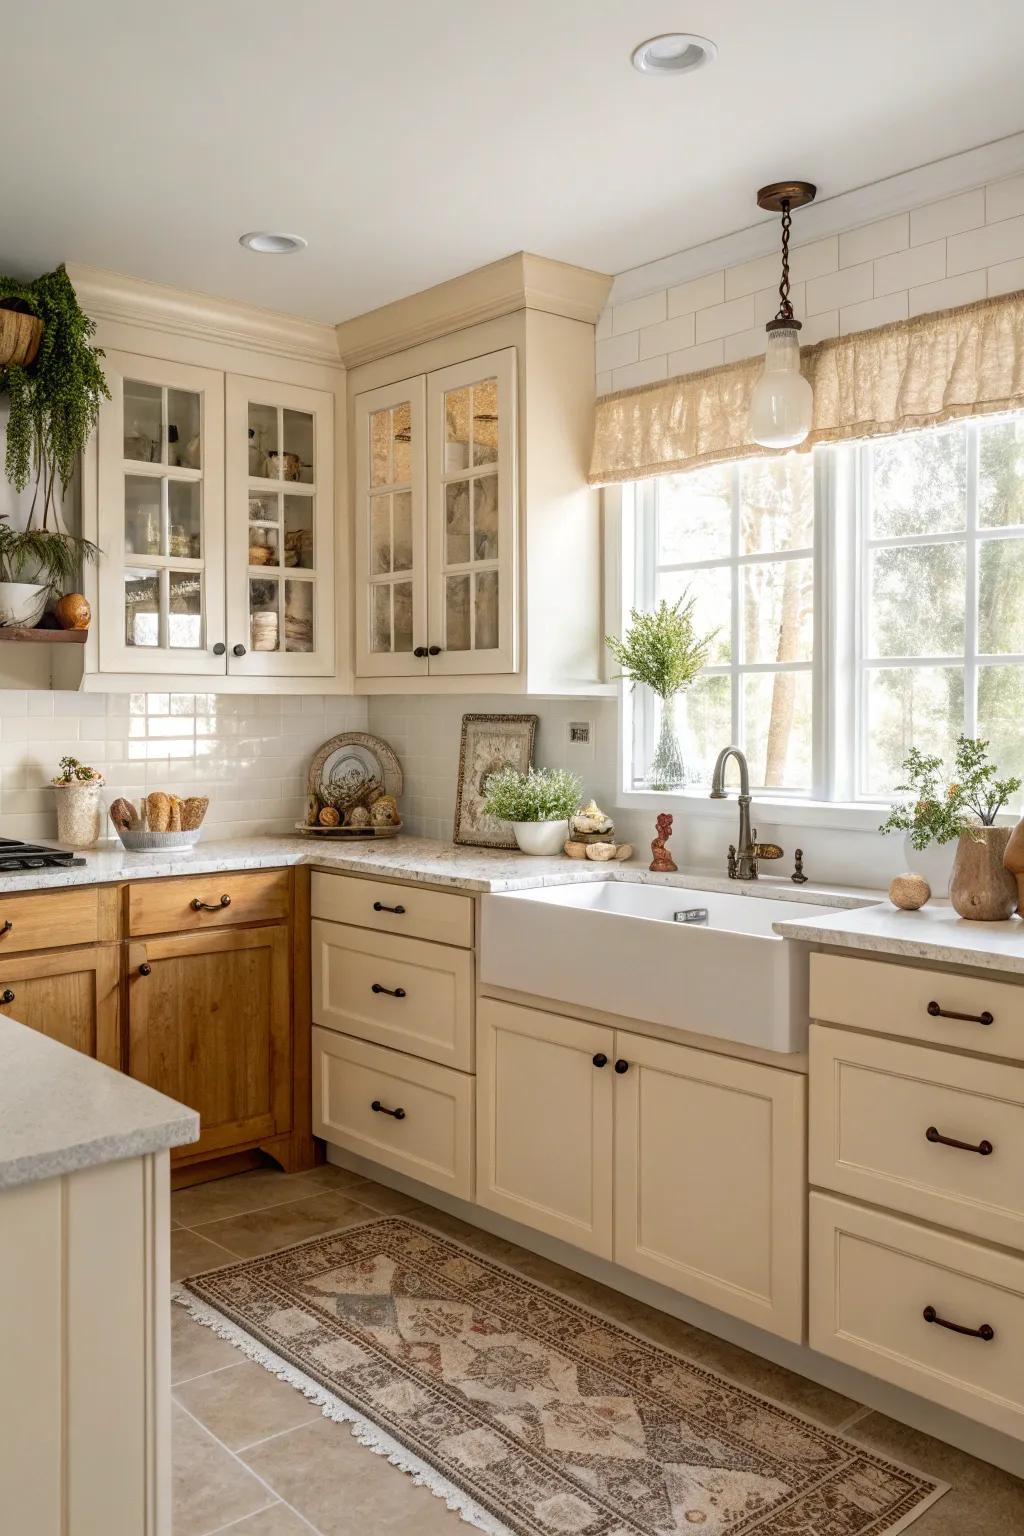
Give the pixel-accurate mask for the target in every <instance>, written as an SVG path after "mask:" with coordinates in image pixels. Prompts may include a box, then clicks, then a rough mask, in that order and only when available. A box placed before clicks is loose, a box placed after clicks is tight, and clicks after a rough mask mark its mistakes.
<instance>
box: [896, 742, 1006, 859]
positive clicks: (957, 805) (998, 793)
mask: <svg viewBox="0 0 1024 1536" xmlns="http://www.w3.org/2000/svg"><path fill="white" fill-rule="evenodd" d="M902 766H903V774H904V779H905V782H904V783H902V784H897V786H896V791H897V793H898V794H908V795H910V796H912V798H911V799H910V800H907V801H903V802H901V803H899V804H896V805H894V806H893V808H892V810H891V811H890V812H889V815H888V816H887V817H886V819H885V821H884V822H883V823H882V825H881V826H880V827H879V829H878V830H879V831H880V832H908V833H909V834H910V841H911V844H912V846H913V847H914V848H916V849H918V851H920V850H921V849H923V848H927V847H928V844H929V843H949V842H952V841H953V839H954V838H957V837H961V836H962V835H963V834H964V833H968V834H969V833H970V832H971V831H972V829H973V828H975V827H977V826H979V825H980V826H983V827H990V826H991V825H992V824H993V822H994V821H995V819H996V817H997V816H998V814H999V812H1000V811H1001V810H1002V808H1003V806H1004V805H1006V804H1007V802H1008V801H1009V800H1010V798H1011V796H1013V795H1015V794H1016V793H1017V791H1018V790H1019V789H1020V787H1021V780H1020V779H1018V778H1009V779H997V778H996V773H997V772H998V769H997V768H996V765H995V764H994V763H990V762H989V760H988V742H987V741H982V740H981V739H980V738H976V737H973V736H958V737H957V739H956V754H955V757H954V762H953V771H952V774H951V776H950V777H949V778H948V779H945V778H944V777H943V762H942V758H941V757H935V756H933V755H932V754H930V753H927V752H921V751H919V749H918V748H917V747H911V749H910V751H909V752H908V753H907V755H906V757H905V758H904V759H903V765H902Z"/></svg>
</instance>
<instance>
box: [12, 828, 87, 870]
mask: <svg viewBox="0 0 1024 1536" xmlns="http://www.w3.org/2000/svg"><path fill="white" fill-rule="evenodd" d="M84 863H85V860H84V859H81V858H79V857H78V856H77V855H76V854H73V853H70V852H68V850H67V849H65V848H49V847H47V846H46V844H45V843H22V842H19V841H18V839H17V838H16V837H0V874H11V873H12V872H13V871H15V870H19V869H71V868H73V867H75V866H76V865H82V864H84Z"/></svg>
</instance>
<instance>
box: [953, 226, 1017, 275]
mask: <svg viewBox="0 0 1024 1536" xmlns="http://www.w3.org/2000/svg"><path fill="white" fill-rule="evenodd" d="M1017 256H1024V216H1022V217H1019V218H1016V219H1002V220H1000V222H999V223H998V224H986V225H985V226H984V227H983V228H982V229H972V230H968V232H967V233H966V234H963V235H954V236H953V237H952V239H950V240H948V241H947V242H946V271H947V273H948V274H949V276H950V277H956V276H957V275H958V274H959V273H961V272H973V271H975V270H976V268H978V267H993V266H995V265H996V264H997V262H1001V261H1012V260H1013V259H1014V258H1015V257H1017Z"/></svg>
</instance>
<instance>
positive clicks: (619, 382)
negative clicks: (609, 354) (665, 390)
mask: <svg viewBox="0 0 1024 1536" xmlns="http://www.w3.org/2000/svg"><path fill="white" fill-rule="evenodd" d="M667 377H668V358H667V357H666V356H665V355H664V354H662V356H661V357H648V358H645V359H644V360H643V361H642V362H639V363H628V364H627V365H626V367H625V368H616V369H615V372H614V374H613V378H614V380H615V388H616V389H639V387H640V386H641V385H642V384H656V383H657V381H658V380H659V379H664V378H667Z"/></svg>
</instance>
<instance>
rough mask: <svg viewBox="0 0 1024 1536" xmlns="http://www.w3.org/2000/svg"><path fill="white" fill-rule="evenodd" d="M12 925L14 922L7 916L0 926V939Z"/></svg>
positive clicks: (8, 931)
mask: <svg viewBox="0 0 1024 1536" xmlns="http://www.w3.org/2000/svg"><path fill="white" fill-rule="evenodd" d="M13 927H14V924H13V923H12V922H11V920H10V918H8V919H7V921H6V922H5V923H4V925H3V927H0V939H2V938H3V937H4V935H5V934H7V933H10V931H11V929H12V928H13Z"/></svg>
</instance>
